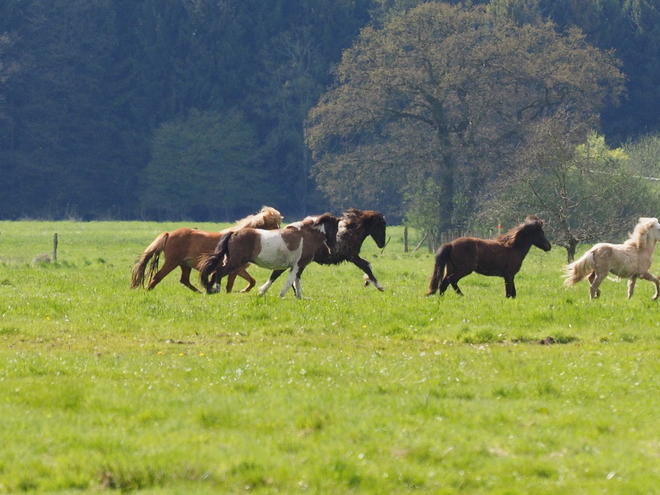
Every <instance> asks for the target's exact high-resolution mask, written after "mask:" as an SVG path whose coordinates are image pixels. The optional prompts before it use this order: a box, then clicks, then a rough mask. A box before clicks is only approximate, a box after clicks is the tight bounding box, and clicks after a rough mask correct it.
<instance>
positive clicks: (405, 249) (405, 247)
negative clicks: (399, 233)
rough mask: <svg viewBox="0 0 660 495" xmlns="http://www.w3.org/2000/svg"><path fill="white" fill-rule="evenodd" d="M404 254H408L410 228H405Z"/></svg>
mask: <svg viewBox="0 0 660 495" xmlns="http://www.w3.org/2000/svg"><path fill="white" fill-rule="evenodd" d="M403 252H404V253H407V252H408V227H404V228H403Z"/></svg>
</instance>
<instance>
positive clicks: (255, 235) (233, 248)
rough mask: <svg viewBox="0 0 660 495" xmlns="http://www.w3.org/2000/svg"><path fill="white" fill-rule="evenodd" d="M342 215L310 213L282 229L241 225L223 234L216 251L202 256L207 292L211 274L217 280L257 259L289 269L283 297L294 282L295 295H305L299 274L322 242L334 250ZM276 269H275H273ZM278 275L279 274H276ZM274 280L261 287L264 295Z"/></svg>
mask: <svg viewBox="0 0 660 495" xmlns="http://www.w3.org/2000/svg"><path fill="white" fill-rule="evenodd" d="M338 224H339V219H338V218H337V217H335V216H334V215H333V214H332V213H324V214H323V215H321V216H318V217H307V218H305V219H304V220H302V221H300V222H294V223H292V224H290V225H287V226H286V227H285V228H283V229H279V230H260V229H241V230H238V231H235V232H228V233H227V234H225V235H223V236H222V239H221V240H220V242H219V243H218V246H217V247H216V249H215V251H214V252H213V254H208V255H205V256H203V257H202V260H201V262H200V265H199V275H200V278H201V280H202V284H203V285H204V287H205V288H206V290H207V292H209V293H210V292H211V291H212V290H213V283H212V281H211V280H209V276H211V275H213V274H215V278H216V279H217V281H218V283H219V282H220V281H221V280H222V277H224V276H226V275H228V274H230V273H232V272H234V271H235V270H237V269H238V268H240V267H242V266H245V265H246V264H247V263H254V264H255V265H258V266H261V267H263V268H269V269H271V270H275V271H277V272H279V273H281V272H282V271H284V270H286V269H290V270H291V273H290V274H289V277H288V278H287V280H286V283H285V284H284V288H283V289H282V292H280V297H284V295H285V294H286V292H287V291H288V290H289V288H290V287H292V286H293V288H294V291H295V294H296V297H297V298H298V299H300V298H301V297H302V292H301V284H300V276H301V275H302V272H303V270H304V269H305V267H306V266H307V265H308V264H309V263H311V261H312V260H313V259H314V253H315V252H316V251H317V250H318V249H319V248H320V247H321V246H322V245H324V244H325V245H326V247H327V249H329V250H330V251H333V250H334V249H335V243H336V239H337V229H338ZM273 273H275V272H273ZM275 278H277V277H275ZM273 281H274V278H272V276H271V278H270V279H269V280H268V281H267V282H266V283H265V284H264V285H263V286H261V287H260V289H259V295H263V294H265V293H266V291H267V290H268V289H269V288H270V286H271V285H272V283H273Z"/></svg>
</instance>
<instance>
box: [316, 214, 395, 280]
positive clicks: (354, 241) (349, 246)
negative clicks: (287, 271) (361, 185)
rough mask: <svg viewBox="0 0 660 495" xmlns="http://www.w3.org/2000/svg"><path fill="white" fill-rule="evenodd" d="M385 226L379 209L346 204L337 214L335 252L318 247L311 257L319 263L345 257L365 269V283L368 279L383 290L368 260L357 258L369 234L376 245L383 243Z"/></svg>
mask: <svg viewBox="0 0 660 495" xmlns="http://www.w3.org/2000/svg"><path fill="white" fill-rule="evenodd" d="M386 227H387V223H386V222H385V217H384V216H383V215H382V213H379V212H377V211H372V210H358V209H355V208H349V210H348V211H346V212H344V215H343V216H342V217H340V218H339V230H338V232H337V249H336V251H335V253H334V254H331V253H330V252H329V251H328V250H327V249H324V248H323V247H321V248H319V249H318V250H317V251H316V253H314V261H316V262H317V263H318V264H320V265H338V264H339V263H342V262H344V261H350V262H351V263H353V264H354V265H355V266H357V267H358V268H360V269H361V270H362V271H363V272H364V273H365V275H364V278H365V282H364V284H365V285H369V282H371V283H372V284H374V286H376V288H377V289H378V290H379V291H381V292H382V291H384V290H385V289H384V288H383V286H382V285H380V283H378V280H376V277H375V276H374V273H373V271H372V266H371V263H369V262H368V261H367V260H365V259H363V258H360V249H361V248H362V243H363V242H364V240H365V239H366V238H367V237H368V236H371V237H372V238H373V240H374V242H375V243H376V246H378V247H379V248H381V249H382V248H383V247H385V229H386Z"/></svg>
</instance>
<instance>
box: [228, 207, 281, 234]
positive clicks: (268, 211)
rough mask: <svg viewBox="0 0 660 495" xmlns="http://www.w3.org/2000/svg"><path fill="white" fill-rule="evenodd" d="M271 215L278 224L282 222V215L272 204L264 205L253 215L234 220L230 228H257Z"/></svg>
mask: <svg viewBox="0 0 660 495" xmlns="http://www.w3.org/2000/svg"><path fill="white" fill-rule="evenodd" d="M269 217H272V219H273V220H275V221H276V222H277V224H278V225H279V224H280V223H282V215H281V214H280V212H279V211H277V210H276V209H275V208H273V207H272V206H264V207H263V208H261V211H260V212H259V213H257V214H255V215H249V216H247V217H245V218H243V219H242V220H239V221H238V222H236V225H234V226H233V227H231V230H239V229H244V228H252V229H258V228H261V227H263V226H264V225H265V224H266V219H268V218H269Z"/></svg>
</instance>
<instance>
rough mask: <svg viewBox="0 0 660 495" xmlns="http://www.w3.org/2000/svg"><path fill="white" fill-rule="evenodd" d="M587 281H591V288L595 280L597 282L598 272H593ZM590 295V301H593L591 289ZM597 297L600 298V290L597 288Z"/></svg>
mask: <svg viewBox="0 0 660 495" xmlns="http://www.w3.org/2000/svg"><path fill="white" fill-rule="evenodd" d="M587 280H588V281H589V285H590V286H591V285H593V283H594V280H596V272H591V273H590V274H589V276H588V277H587ZM589 295H590V299H593V297H591V288H590V289H589ZM596 297H600V289H599V288H596Z"/></svg>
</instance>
